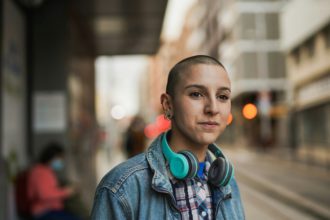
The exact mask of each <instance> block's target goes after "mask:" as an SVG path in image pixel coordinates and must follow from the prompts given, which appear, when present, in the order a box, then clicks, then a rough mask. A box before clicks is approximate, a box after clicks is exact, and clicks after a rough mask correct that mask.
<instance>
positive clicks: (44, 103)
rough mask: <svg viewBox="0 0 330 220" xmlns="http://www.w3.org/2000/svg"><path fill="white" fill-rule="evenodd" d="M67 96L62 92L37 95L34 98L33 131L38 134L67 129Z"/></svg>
mask: <svg viewBox="0 0 330 220" xmlns="http://www.w3.org/2000/svg"><path fill="white" fill-rule="evenodd" d="M65 106H66V104H65V95H64V93H62V92H53V93H41V92H40V93H36V94H35V95H34V98H33V129H34V131H35V132H36V133H44V132H63V131H65V129H66V108H65Z"/></svg>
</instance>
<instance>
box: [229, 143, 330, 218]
mask: <svg viewBox="0 0 330 220" xmlns="http://www.w3.org/2000/svg"><path fill="white" fill-rule="evenodd" d="M224 152H225V154H226V155H227V157H229V158H230V160H231V161H232V163H233V164H234V167H235V176H236V177H237V179H238V181H239V182H244V183H245V184H247V185H249V186H251V187H253V188H255V189H257V190H258V191H261V192H263V193H265V194H267V195H269V196H271V197H273V198H275V199H277V200H280V201H281V202H283V203H285V204H287V205H288V206H292V207H295V208H297V209H299V210H301V211H302V212H306V213H309V214H311V215H313V216H315V217H317V218H319V219H330V173H329V171H327V170H326V169H322V168H320V167H315V166H308V165H306V164H302V163H299V162H295V161H293V160H288V159H286V158H281V157H280V156H278V155H277V156H274V155H270V154H266V153H257V152H253V151H251V150H247V149H242V148H225V149H224Z"/></svg>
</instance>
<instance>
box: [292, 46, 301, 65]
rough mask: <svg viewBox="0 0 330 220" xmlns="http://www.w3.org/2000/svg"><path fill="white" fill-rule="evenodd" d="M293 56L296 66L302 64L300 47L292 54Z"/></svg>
mask: <svg viewBox="0 0 330 220" xmlns="http://www.w3.org/2000/svg"><path fill="white" fill-rule="evenodd" d="M291 55H292V57H293V59H294V60H295V62H296V64H299V62H300V48H299V47H297V48H295V49H294V50H293V51H292V52H291Z"/></svg>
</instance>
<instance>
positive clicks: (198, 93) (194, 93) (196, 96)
mask: <svg viewBox="0 0 330 220" xmlns="http://www.w3.org/2000/svg"><path fill="white" fill-rule="evenodd" d="M189 96H191V97H194V98H199V97H202V96H203V94H202V93H200V92H192V93H190V94H189Z"/></svg>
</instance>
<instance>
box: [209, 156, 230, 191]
mask: <svg viewBox="0 0 330 220" xmlns="http://www.w3.org/2000/svg"><path fill="white" fill-rule="evenodd" d="M232 171H233V170H232V166H231V165H230V164H229V162H227V161H226V159H224V158H223V157H218V158H217V159H216V160H214V161H213V163H212V164H211V167H210V169H209V172H208V182H209V183H211V184H212V185H214V186H226V185H227V184H228V183H229V180H230V179H231V176H232Z"/></svg>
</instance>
